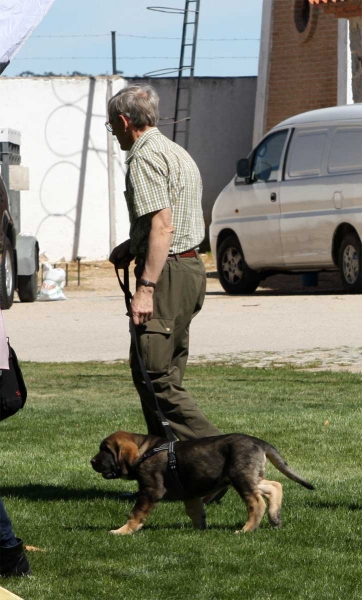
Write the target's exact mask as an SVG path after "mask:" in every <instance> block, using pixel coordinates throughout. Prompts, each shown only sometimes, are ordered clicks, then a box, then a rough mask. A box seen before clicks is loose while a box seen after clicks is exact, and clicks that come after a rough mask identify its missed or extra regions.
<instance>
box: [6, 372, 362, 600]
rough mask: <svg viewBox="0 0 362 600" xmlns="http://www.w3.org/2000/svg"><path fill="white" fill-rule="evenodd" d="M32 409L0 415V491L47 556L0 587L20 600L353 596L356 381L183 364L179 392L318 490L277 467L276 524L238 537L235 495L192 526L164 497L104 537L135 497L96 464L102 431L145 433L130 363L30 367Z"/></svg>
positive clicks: (357, 505) (20, 530) (360, 392)
mask: <svg viewBox="0 0 362 600" xmlns="http://www.w3.org/2000/svg"><path fill="white" fill-rule="evenodd" d="M23 368H24V375H25V379H26V382H27V384H28V388H29V398H28V403H27V405H26V407H25V409H24V411H22V412H21V413H18V414H17V415H16V416H14V417H13V418H11V419H8V420H7V421H4V422H3V423H1V425H0V427H1V439H0V444H1V452H0V457H1V459H0V460H1V465H0V466H1V494H2V496H3V499H4V501H5V504H6V506H7V508H8V511H9V514H10V516H11V518H12V520H13V523H14V528H15V531H16V534H17V535H18V536H21V537H22V538H23V539H24V542H25V543H26V544H29V545H33V546H36V547H38V548H41V549H43V550H44V552H32V553H30V555H29V559H30V562H31V566H32V570H33V575H32V576H31V577H30V578H23V579H16V578H12V579H8V580H3V581H2V582H1V584H0V585H3V586H5V587H6V588H8V589H10V590H11V591H13V592H15V593H16V594H19V595H20V596H21V597H23V598H25V599H26V600H45V599H46V600H48V599H51V600H65V599H66V600H73V599H74V600H83V599H84V600H101V599H103V598H104V599H106V598H107V599H112V600H113V599H114V600H123V599H125V600H126V599H127V600H170V599H171V600H172V599H175V600H183V599H185V600H186V599H187V600H192V599H196V600H234V599H235V600H236V599H238V600H239V599H244V598H245V599H248V600H269V599H272V600H289V599H291V600H292V599H293V600H324V599H326V600H345V599H347V598H348V600H360V598H362V586H361V538H362V536H361V521H362V519H361V508H362V504H361V491H362V490H361V488H362V486H361V470H360V452H361V451H360V447H361V446H360V440H361V430H362V411H361V406H362V404H361V399H362V387H361V376H360V375H353V374H346V373H340V374H337V373H327V372H318V373H310V372H301V371H293V370H291V369H271V370H261V369H260V370H255V369H242V368H239V367H237V366H212V365H211V366H208V365H205V366H189V367H188V370H187V377H186V379H185V384H186V386H187V387H188V388H189V389H190V390H192V392H193V394H194V396H195V398H196V399H197V402H198V404H199V405H200V407H201V408H202V409H203V410H204V412H205V413H206V414H207V415H208V417H209V418H210V420H211V421H213V422H214V423H215V424H216V425H218V426H219V427H220V428H221V429H222V430H223V431H225V432H232V431H242V432H244V433H249V434H252V435H255V436H258V437H261V438H264V439H266V440H268V441H269V442H271V443H272V444H273V445H275V446H276V447H277V448H278V449H279V450H280V452H281V453H282V455H283V456H284V457H285V458H286V459H287V461H288V462H289V464H290V465H291V466H292V467H293V468H294V469H295V470H296V471H297V472H298V473H300V474H301V475H302V476H303V477H305V478H306V479H309V480H310V481H311V482H312V483H314V484H315V486H316V490H315V491H314V492H310V491H308V490H305V489H304V488H302V487H300V486H298V485H296V484H295V483H293V482H291V481H289V480H287V479H286V478H285V477H283V476H282V475H281V474H280V473H279V472H277V471H276V470H275V469H274V467H272V466H271V465H270V466H269V467H268V471H267V475H268V477H269V478H270V479H276V480H279V481H281V482H282V483H283V486H284V509H283V521H284V528H283V529H281V530H278V531H275V530H272V529H271V528H270V527H269V525H268V523H267V519H265V520H264V521H263V523H262V525H261V527H260V529H259V530H258V531H257V532H255V533H252V534H247V535H235V534H234V531H235V530H236V529H240V527H241V526H242V524H243V522H244V520H245V516H246V512H245V508H244V505H243V503H242V502H241V500H240V499H239V497H238V496H237V494H236V492H234V491H230V492H229V493H228V494H227V495H226V496H225V498H224V499H223V501H222V503H221V505H219V506H216V505H211V506H209V507H208V509H207V513H208V525H209V529H208V530H207V531H206V532H198V531H193V529H192V528H191V526H190V522H189V520H188V518H187V516H186V515H185V512H184V508H183V505H182V503H167V502H162V503H160V505H159V506H158V507H157V509H156V510H155V511H154V513H153V514H152V515H151V517H150V518H149V521H148V522H147V524H146V526H145V528H144V530H143V531H141V532H140V533H138V534H136V535H135V536H124V537H114V536H111V535H109V533H108V531H109V530H110V529H112V528H115V527H119V526H120V525H122V524H123V523H124V522H125V518H126V515H127V513H128V511H129V509H130V507H131V504H130V503H129V502H126V501H120V500H119V492H120V491H131V490H134V489H135V486H134V483H127V482H124V481H122V480H118V481H105V480H103V479H102V478H101V477H100V476H99V475H97V474H96V473H95V472H94V471H93V470H92V469H91V466H90V463H89V460H90V458H91V457H92V456H93V455H94V454H95V453H96V452H97V450H98V445H99V443H100V441H101V440H102V438H103V437H105V436H106V435H109V434H110V433H111V432H113V431H115V430H117V429H125V430H128V431H133V432H145V427H144V423H143V419H142V414H141V410H140V404H139V400H138V397H137V395H136V392H135V390H134V388H133V384H132V380H131V377H130V373H129V370H128V367H127V365H124V364H101V363H86V364H84V363H82V364H74V363H72V364H67V365H66V364H30V363H29V364H25V365H23Z"/></svg>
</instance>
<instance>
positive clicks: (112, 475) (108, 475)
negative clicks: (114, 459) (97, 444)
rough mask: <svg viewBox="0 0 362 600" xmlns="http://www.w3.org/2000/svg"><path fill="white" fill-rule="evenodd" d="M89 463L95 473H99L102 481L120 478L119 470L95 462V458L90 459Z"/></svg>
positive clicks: (97, 461)
mask: <svg viewBox="0 0 362 600" xmlns="http://www.w3.org/2000/svg"><path fill="white" fill-rule="evenodd" d="M90 463H91V465H92V468H93V469H94V470H95V471H97V473H100V474H101V475H102V477H103V478H104V479H118V478H119V477H121V476H122V473H121V470H120V469H118V468H117V467H113V466H112V467H110V466H109V465H104V464H103V463H102V462H101V461H99V460H97V458H96V457H94V458H92V460H91V461H90Z"/></svg>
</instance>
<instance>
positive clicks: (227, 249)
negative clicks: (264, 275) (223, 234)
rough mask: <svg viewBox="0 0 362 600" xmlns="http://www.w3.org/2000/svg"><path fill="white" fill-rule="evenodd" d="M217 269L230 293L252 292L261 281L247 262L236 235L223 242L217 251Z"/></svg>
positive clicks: (226, 290) (221, 280)
mask: <svg viewBox="0 0 362 600" xmlns="http://www.w3.org/2000/svg"><path fill="white" fill-rule="evenodd" d="M217 271H218V275H219V280H220V283H221V285H222V287H223V288H224V290H225V292H227V293H228V294H252V293H253V292H255V290H256V288H257V287H258V285H259V283H260V277H259V276H258V274H257V273H256V272H255V271H253V270H252V269H250V268H249V267H248V265H247V264H246V262H245V260H244V255H243V251H242V249H241V246H240V244H239V240H238V238H237V237H236V236H235V235H230V236H229V237H227V238H225V239H224V240H223V241H222V242H221V244H220V247H219V249H218V253H217Z"/></svg>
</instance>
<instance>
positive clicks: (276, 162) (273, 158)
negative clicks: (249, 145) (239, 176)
mask: <svg viewBox="0 0 362 600" xmlns="http://www.w3.org/2000/svg"><path fill="white" fill-rule="evenodd" d="M287 135H288V131H287V130H284V131H280V132H278V133H275V134H273V135H271V136H269V137H268V138H267V139H266V140H264V141H263V142H262V143H261V144H260V146H259V148H258V149H257V150H256V153H255V156H254V162H253V169H252V181H253V182H254V183H257V182H258V181H263V182H264V183H266V182H269V181H277V180H278V173H279V168H280V161H281V158H282V154H283V149H284V144H285V140H286V137H287Z"/></svg>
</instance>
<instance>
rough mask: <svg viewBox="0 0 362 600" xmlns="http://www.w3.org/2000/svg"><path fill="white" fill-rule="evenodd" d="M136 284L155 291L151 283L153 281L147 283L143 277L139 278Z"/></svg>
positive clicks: (153, 284) (154, 285) (154, 286)
mask: <svg viewBox="0 0 362 600" xmlns="http://www.w3.org/2000/svg"><path fill="white" fill-rule="evenodd" d="M137 283H138V285H144V286H145V287H151V288H153V289H154V290H155V289H156V284H155V283H153V281H149V280H148V279H143V277H140V278H139V279H137Z"/></svg>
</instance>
